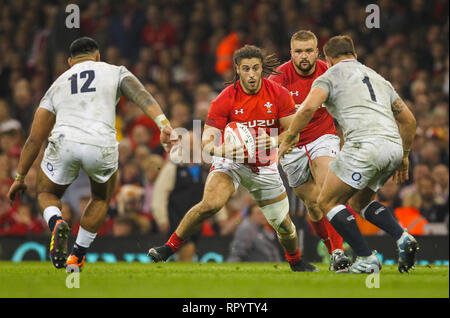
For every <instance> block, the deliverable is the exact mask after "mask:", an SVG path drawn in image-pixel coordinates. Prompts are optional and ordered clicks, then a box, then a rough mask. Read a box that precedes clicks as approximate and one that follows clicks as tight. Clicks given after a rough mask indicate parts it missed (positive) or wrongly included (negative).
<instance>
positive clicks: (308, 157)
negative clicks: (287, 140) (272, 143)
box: [280, 134, 341, 188]
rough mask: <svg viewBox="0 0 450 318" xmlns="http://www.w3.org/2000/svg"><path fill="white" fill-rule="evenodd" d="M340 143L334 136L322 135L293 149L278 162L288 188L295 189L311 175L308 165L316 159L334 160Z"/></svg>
mask: <svg viewBox="0 0 450 318" xmlns="http://www.w3.org/2000/svg"><path fill="white" fill-rule="evenodd" d="M340 142H341V140H340V139H339V137H338V136H336V135H331V134H327V135H323V136H320V137H319V138H317V139H316V140H314V141H312V142H310V143H309V144H306V145H304V146H300V147H295V148H294V149H293V150H292V152H290V153H288V154H285V155H284V157H283V158H281V160H280V164H281V167H282V168H283V171H284V172H285V173H286V176H287V179H288V183H289V186H290V187H292V188H296V187H298V186H300V185H302V184H303V183H305V182H306V181H308V179H309V176H310V175H311V169H310V163H311V161H313V160H314V159H316V158H318V157H331V158H334V157H336V155H337V154H338V153H339V148H340Z"/></svg>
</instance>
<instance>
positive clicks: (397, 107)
mask: <svg viewBox="0 0 450 318" xmlns="http://www.w3.org/2000/svg"><path fill="white" fill-rule="evenodd" d="M405 107H407V106H406V104H405V102H404V101H403V100H402V99H401V98H397V99H396V100H395V102H394V103H393V104H392V106H391V109H392V113H393V114H394V116H397V115H398V114H400V113H401V112H402V111H403V109H404V108H405Z"/></svg>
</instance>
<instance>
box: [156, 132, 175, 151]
mask: <svg viewBox="0 0 450 318" xmlns="http://www.w3.org/2000/svg"><path fill="white" fill-rule="evenodd" d="M172 131H173V129H172V127H170V126H169V125H167V126H165V127H164V128H163V129H162V130H161V135H160V137H159V140H160V142H161V145H163V147H164V150H165V151H166V152H168V153H170V149H171V148H172V146H173V145H174V143H175V142H177V141H178V138H176V139H171V137H170V136H171V134H172Z"/></svg>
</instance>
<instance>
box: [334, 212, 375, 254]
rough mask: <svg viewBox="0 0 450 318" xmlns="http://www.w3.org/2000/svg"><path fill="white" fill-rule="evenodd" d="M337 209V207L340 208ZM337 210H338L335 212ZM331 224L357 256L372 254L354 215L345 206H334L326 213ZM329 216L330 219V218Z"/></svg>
mask: <svg viewBox="0 0 450 318" xmlns="http://www.w3.org/2000/svg"><path fill="white" fill-rule="evenodd" d="M341 207H342V209H341V210H339V208H341ZM336 211H338V212H336ZM327 218H328V220H329V221H330V223H331V225H333V227H334V228H335V229H336V231H337V232H338V233H339V234H340V235H341V236H342V238H343V239H344V241H345V242H347V243H348V244H349V245H350V246H351V247H352V249H353V251H354V252H355V254H356V255H357V256H370V255H371V254H372V252H371V250H370V248H369V246H368V245H367V242H366V240H364V238H363V236H362V234H361V232H360V231H359V228H358V225H357V224H356V220H355V217H354V216H353V215H352V214H351V213H350V212H349V211H348V210H347V209H346V208H345V206H343V205H342V206H336V207H335V208H333V209H331V211H330V212H328V215H327ZM330 218H331V219H330Z"/></svg>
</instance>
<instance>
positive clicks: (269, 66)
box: [225, 44, 281, 88]
mask: <svg viewBox="0 0 450 318" xmlns="http://www.w3.org/2000/svg"><path fill="white" fill-rule="evenodd" d="M251 58H258V59H260V60H261V62H262V73H263V76H264V75H266V76H269V75H272V74H276V75H279V74H281V73H280V72H277V71H276V68H277V67H278V66H279V65H280V60H279V59H278V58H277V57H276V56H275V54H270V55H266V54H264V52H263V50H262V49H260V48H259V47H257V46H254V45H248V44H247V45H245V46H243V47H241V48H240V49H238V50H236V51H234V54H233V63H234V64H233V67H234V77H233V79H232V80H231V81H228V82H226V83H225V85H230V84H233V85H234V87H235V88H236V83H237V81H238V80H239V74H238V73H237V72H236V66H237V65H240V63H241V61H242V60H243V59H251Z"/></svg>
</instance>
